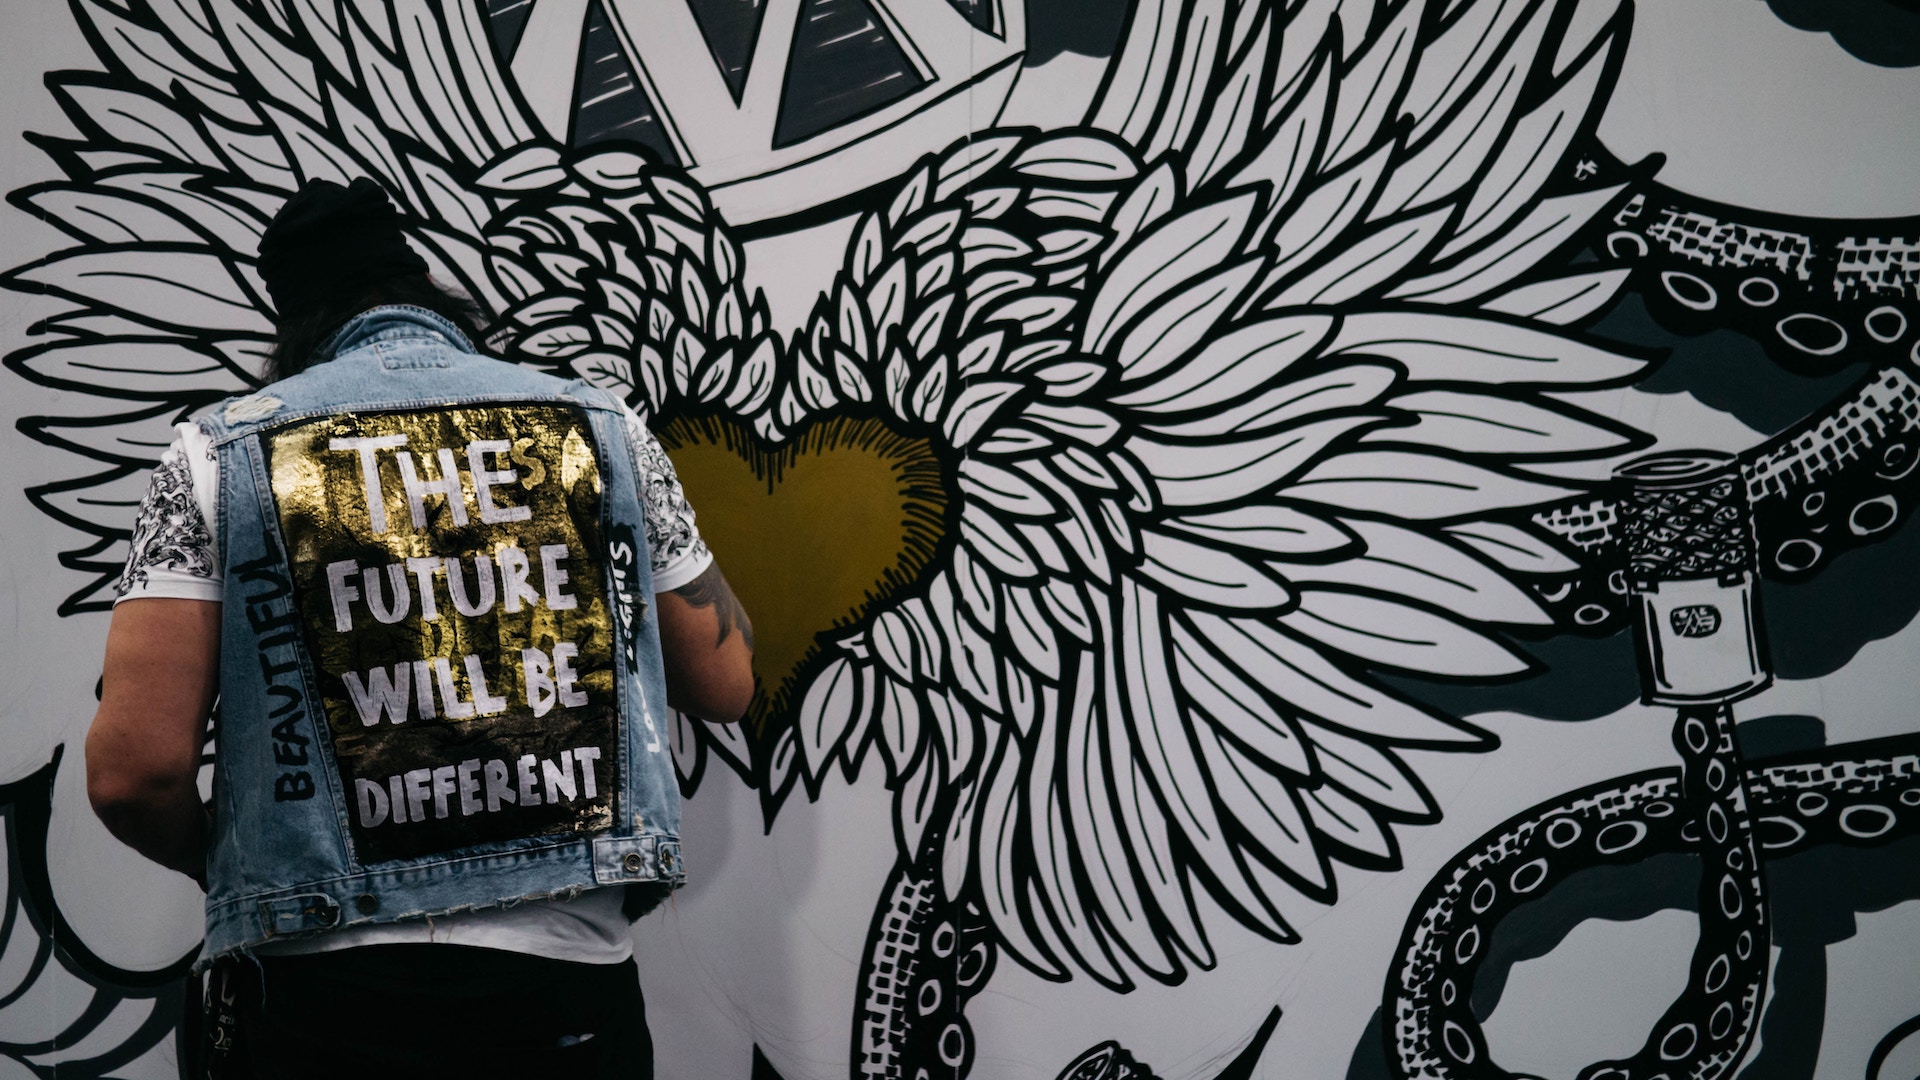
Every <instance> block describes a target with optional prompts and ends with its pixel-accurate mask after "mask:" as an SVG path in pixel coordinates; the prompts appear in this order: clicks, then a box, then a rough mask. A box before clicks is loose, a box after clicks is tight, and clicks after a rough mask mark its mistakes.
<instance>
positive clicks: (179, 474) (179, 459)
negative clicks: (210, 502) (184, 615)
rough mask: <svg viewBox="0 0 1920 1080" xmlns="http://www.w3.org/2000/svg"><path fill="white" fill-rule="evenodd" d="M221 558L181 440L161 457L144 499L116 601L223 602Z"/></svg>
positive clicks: (135, 521) (135, 523)
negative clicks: (158, 598)
mask: <svg viewBox="0 0 1920 1080" xmlns="http://www.w3.org/2000/svg"><path fill="white" fill-rule="evenodd" d="M216 561H217V560H216V558H215V555H214V545H213V534H212V533H211V532H210V531H208V529H207V522H206V518H205V516H204V515H203V514H202V513H201V510H200V502H199V500H198V499H196V498H195V497H194V484H193V472H192V469H191V467H190V466H189V464H188V462H187V456H186V449H185V447H184V446H182V444H181V443H179V442H177V441H176V442H175V443H174V444H173V445H172V446H171V447H168V448H167V452H166V453H165V454H164V455H162V456H161V458H160V464H159V465H158V466H157V467H155V468H154V470H153V479H152V481H151V482H150V483H149V484H148V485H147V496H146V498H145V499H143V500H141V502H140V513H139V515H138V516H137V517H136V518H135V519H134V523H133V539H132V542H131V543H130V544H129V545H128V548H127V565H126V569H124V570H122V571H121V572H120V583H119V586H118V590H117V591H118V592H119V597H118V598H117V599H116V600H115V601H114V602H115V603H119V602H120V601H121V600H131V599H133V598H135V597H146V596H160V597H173V598H180V599H187V600H219V599H220V580H219V572H218V570H217V569H216Z"/></svg>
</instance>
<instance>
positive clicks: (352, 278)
mask: <svg viewBox="0 0 1920 1080" xmlns="http://www.w3.org/2000/svg"><path fill="white" fill-rule="evenodd" d="M426 272H427V263H426V260H425V259H422V258H421V257H420V256H419V255H418V254H416V253H415V252H414V250H413V249H412V248H410V247H408V246H407V241H406V238H405V237H403V236H401V235H400V215H399V213H398V212H397V211H395V210H394V208H393V204H392V203H391V202H388V201H387V193H386V192H385V191H384V190H382V189H381V187H380V185H379V184H376V183H374V182H373V181H372V180H369V179H367V178H366V177H364V176H362V177H359V178H358V179H356V180H354V181H353V183H352V184H350V185H348V186H346V187H341V186H340V185H339V184H336V183H334V182H333V181H331V180H309V181H307V183H306V184H305V185H304V186H302V187H301V188H300V190H299V191H297V192H295V193H294V196H293V198H291V199H288V200H287V202H286V205H284V206H282V207H281V208H280V212H279V213H277V214H275V215H273V221H272V222H271V223H269V224H268V225H267V231H266V232H264V233H262V234H261V236H260V277H261V279H262V280H263V281H265V282H266V285H267V292H268V293H269V294H270V295H271V296H272V297H273V306H274V309H275V312H276V314H277V316H278V318H279V320H280V321H281V322H283V323H284V322H286V321H287V320H289V319H292V318H296V317H298V316H300V315H302V314H305V313H307V312H309V311H312V310H313V309H315V308H318V307H320V306H321V305H323V304H325V303H327V302H328V301H330V300H336V299H339V298H342V297H349V296H350V294H352V293H353V292H355V291H358V290H364V289H366V288H367V287H369V286H372V285H374V284H377V283H378V282H382V281H386V280H388V279H389V278H397V277H408V276H411V275H413V274H424V273H426Z"/></svg>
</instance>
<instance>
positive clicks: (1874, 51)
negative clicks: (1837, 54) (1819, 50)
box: [1767, 0, 1920, 67]
mask: <svg viewBox="0 0 1920 1080" xmlns="http://www.w3.org/2000/svg"><path fill="white" fill-rule="evenodd" d="M1767 6H1768V7H1770V8H1772V9H1773V13H1774V15H1775V16H1777V17H1778V18H1779V19H1780V21H1781V22H1784V23H1786V24H1787V25H1788V26H1791V27H1794V28H1795V29H1798V30H1812V31H1814V32H1816V33H1822V34H1831V35H1832V36H1833V40H1834V42H1835V43H1837V44H1838V45H1839V46H1840V47H1841V48H1842V49H1845V50H1847V52H1848V53H1849V54H1851V55H1852V56H1854V57H1855V58H1856V59H1860V60H1865V61H1866V62H1867V63H1869V64H1877V65H1879V66H1880V67H1914V66H1916V65H1920V0H1767Z"/></svg>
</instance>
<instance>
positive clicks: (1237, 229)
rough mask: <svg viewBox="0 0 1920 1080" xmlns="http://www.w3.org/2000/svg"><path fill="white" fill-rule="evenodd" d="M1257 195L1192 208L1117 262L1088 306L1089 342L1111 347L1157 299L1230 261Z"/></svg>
mask: <svg viewBox="0 0 1920 1080" xmlns="http://www.w3.org/2000/svg"><path fill="white" fill-rule="evenodd" d="M1255 199H1256V196H1255V195H1254V194H1252V193H1248V194H1244V195H1239V196H1236V197H1234V198H1231V199H1226V200H1223V201H1220V202H1216V203H1209V204H1207V205H1205V206H1200V207H1196V208H1194V209H1192V210H1189V211H1187V212H1186V213H1184V214H1182V215H1180V216H1179V217H1176V218H1173V219H1170V220H1168V221H1167V222H1165V223H1163V224H1162V225H1161V226H1160V227H1159V228H1157V229H1155V230H1154V231H1153V233H1152V234H1150V235H1149V236H1147V237H1146V238H1144V239H1142V240H1141V241H1140V242H1139V243H1138V244H1137V245H1135V246H1134V247H1133V249H1132V250H1130V251H1128V252H1127V253H1126V254H1125V255H1124V256H1122V257H1121V258H1120V259H1119V260H1118V261H1117V262H1115V263H1114V265H1113V268H1112V269H1111V270H1110V271H1108V273H1107V277H1106V280H1105V281H1103V282H1101V284H1100V289H1099V291H1098V292H1096V293H1095V294H1094V298H1093V303H1092V305H1091V306H1090V307H1089V309H1088V312H1087V325H1086V330H1085V331H1084V333H1082V335H1081V341H1082V342H1083V344H1084V347H1085V348H1086V349H1087V350H1088V351H1091V352H1106V351H1107V349H1108V347H1109V346H1111V345H1112V343H1113V339H1114V337H1115V336H1116V335H1117V334H1118V333H1119V332H1120V331H1121V329H1123V328H1124V327H1125V326H1126V325H1127V324H1128V323H1129V322H1131V321H1132V320H1133V319H1134V318H1135V317H1136V316H1138V315H1139V314H1140V313H1142V312H1144V311H1146V310H1147V309H1148V308H1149V307H1150V306H1152V305H1153V303H1154V302H1155V301H1157V300H1159V299H1160V298H1161V297H1162V296H1165V295H1166V294H1167V293H1169V292H1172V291H1173V290H1174V289H1177V288H1179V287H1180V286H1182V285H1184V284H1186V283H1187V282H1189V281H1191V280H1193V279H1194V278H1196V277H1198V276H1200V275H1201V274H1203V273H1206V272H1207V271H1209V270H1212V269H1213V268H1214V267H1217V266H1219V265H1220V264H1222V263H1224V262H1226V261H1227V259H1228V258H1229V257H1231V256H1232V255H1233V253H1234V250H1235V249H1236V248H1237V247H1238V246H1239V244H1240V240H1241V238H1242V237H1243V236H1245V235H1246V229H1247V220H1248V218H1249V217H1251V216H1252V214H1253V210H1254V207H1255V205H1256V203H1255Z"/></svg>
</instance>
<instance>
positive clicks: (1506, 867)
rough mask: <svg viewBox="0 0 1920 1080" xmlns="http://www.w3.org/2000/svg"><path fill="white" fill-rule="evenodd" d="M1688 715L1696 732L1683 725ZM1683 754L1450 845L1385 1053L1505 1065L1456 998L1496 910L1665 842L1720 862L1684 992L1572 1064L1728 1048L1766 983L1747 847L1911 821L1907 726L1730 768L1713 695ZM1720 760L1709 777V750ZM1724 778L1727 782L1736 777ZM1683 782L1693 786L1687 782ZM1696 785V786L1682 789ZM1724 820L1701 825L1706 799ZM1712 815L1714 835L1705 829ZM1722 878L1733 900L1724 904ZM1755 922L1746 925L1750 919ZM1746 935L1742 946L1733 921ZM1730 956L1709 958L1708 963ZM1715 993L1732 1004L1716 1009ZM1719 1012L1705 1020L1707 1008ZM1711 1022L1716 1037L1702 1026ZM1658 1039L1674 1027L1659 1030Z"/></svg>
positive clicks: (1654, 1072)
mask: <svg viewBox="0 0 1920 1080" xmlns="http://www.w3.org/2000/svg"><path fill="white" fill-rule="evenodd" d="M1689 720H1693V721H1696V722H1697V723H1698V725H1699V726H1698V727H1697V728H1695V729H1694V730H1695V731H1696V732H1704V733H1705V734H1707V735H1709V736H1710V738H1709V739H1708V740H1707V742H1706V744H1705V746H1704V748H1702V749H1698V750H1696V749H1694V745H1693V744H1694V743H1697V742H1699V738H1698V736H1697V735H1696V737H1695V738H1694V739H1693V740H1691V741H1690V740H1689V739H1688V733H1689ZM1675 741H1676V744H1678V745H1679V746H1680V749H1681V753H1682V757H1683V760H1684V761H1685V762H1686V765H1685V766H1684V767H1683V768H1666V769H1654V770H1649V771H1646V772H1641V773H1635V774H1632V775H1628V776H1622V777H1617V778H1615V779H1612V780H1606V781H1602V782H1601V783H1598V784H1594V785H1591V786H1589V787H1586V788H1582V789H1580V790H1578V791H1574V792H1570V793H1568V794H1567V795H1564V796H1561V797H1560V798H1557V799H1554V800H1551V801H1549V802H1545V803H1542V804H1540V805H1538V806H1535V807H1533V808H1531V809H1529V810H1527V811H1525V812H1523V813H1521V814H1520V815H1518V816H1516V817H1514V818H1512V819H1511V820H1509V821H1508V822H1506V823H1505V824H1503V825H1501V826H1499V827H1497V828H1495V829H1493V830H1491V831H1489V832H1488V833H1486V834H1485V835H1484V836H1482V837H1481V838H1480V839H1479V840H1477V841H1475V842H1474V843H1473V844H1471V845H1469V846H1468V847H1466V848H1465V849H1463V850H1462V851H1461V852H1460V853H1459V854H1458V855H1456V856H1455V857H1454V858H1453V859H1452V860H1451V861H1450V862H1449V863H1448V864H1447V865H1446V867H1444V868H1443V869H1442V870H1441V871H1440V873H1439V874H1437V875H1435V877H1434V878H1433V880H1432V881H1430V882H1429V883H1428V884H1427V887H1426V889H1425V890H1423V891H1422V893H1421V896H1420V900H1419V901H1418V902H1417V903H1416V905H1415V907H1414V911H1413V915H1412V916H1411V917H1410V918H1409V920H1408V922H1407V927H1406V929H1405V931H1404V932H1403V933H1402V935H1401V940H1400V946H1399V948H1398V950H1397V951H1396V955H1397V956H1398V957H1399V960H1398V962H1397V963H1396V965H1395V967H1394V970H1393V971H1392V973H1391V974H1390V975H1389V977H1388V980H1387V986H1386V993H1385V999H1384V1003H1383V1005H1384V1010H1385V1015H1386V1016H1388V1017H1390V1018H1391V1027H1390V1028H1388V1029H1387V1030H1386V1031H1385V1032H1384V1034H1385V1037H1386V1040H1387V1050H1388V1058H1389V1060H1390V1061H1392V1062H1393V1063H1394V1065H1395V1066H1396V1068H1397V1070H1398V1073H1399V1075H1401V1076H1403V1077H1407V1078H1409V1080H1481V1078H1502V1080H1504V1078H1508V1077H1511V1076H1512V1075H1513V1074H1511V1073H1509V1072H1507V1071H1506V1070H1504V1069H1502V1068H1500V1067H1499V1065H1497V1064H1496V1063H1495V1062H1494V1061H1493V1060H1492V1058H1491V1054H1490V1052H1489V1048H1488V1046H1487V1042H1486V1038H1485V1036H1484V1034H1483V1033H1482V1032H1481V1029H1480V1025H1479V1022H1478V1021H1477V1020H1476V1019H1475V1018H1474V1016H1473V1014H1472V1012H1471V1008H1470V998H1471V996H1472V990H1473V979H1474V975H1475V973H1476V972H1477V970H1478V967H1479V964H1480V962H1481V960H1482V958H1483V956H1484V954H1485V951H1486V943H1487V941H1488V938H1489V937H1490V935H1491V934H1492V933H1493V930H1494V928H1495V927H1497V926H1498V925H1499V923H1500V922H1501V920H1502V919H1504V918H1505V917H1506V915H1508V914H1509V913H1510V912H1512V911H1513V910H1514V909H1515V908H1517V907H1519V906H1520V905H1522V904H1524V903H1527V902H1528V901H1530V900H1533V899H1536V898H1538V897H1540V896H1543V895H1545V894H1547V893H1549V892H1551V891H1552V889H1553V888H1554V886H1556V885H1557V884H1559V883H1560V882H1561V881H1563V880H1565V879H1566V878H1567V877H1568V876H1569V875H1571V874H1574V873H1576V872H1578V871H1580V870H1585V869H1588V868H1590V867H1595V866H1606V865H1620V864H1625V863H1631V862H1638V861H1640V860H1642V859H1645V858H1647V857H1649V856H1652V855H1656V854H1663V853H1668V852H1691V853H1699V854H1701V856H1702V858H1703V860H1706V863H1707V865H1708V866H1710V867H1711V866H1717V867H1721V868H1724V869H1723V872H1722V873H1720V874H1714V873H1708V874H1705V875H1703V880H1702V889H1703V893H1702V898H1701V899H1702V905H1701V910H1702V912H1703V915H1702V919H1703V926H1702V933H1701V945H1700V947H1699V949H1698V950H1697V951H1696V955H1695V959H1694V963H1693V970H1692V972H1691V973H1690V977H1689V980H1688V989H1687V991H1686V994H1685V995H1683V996H1682V998H1681V999H1680V1000H1679V1001H1678V1002H1676V1003H1675V1006H1674V1007H1673V1008H1672V1009H1670V1010H1669V1011H1668V1013H1667V1014H1666V1016H1665V1017H1663V1019H1662V1023H1661V1024H1660V1025H1659V1026H1658V1027H1656V1028H1655V1037H1654V1038H1651V1039H1649V1041H1648V1046H1647V1047H1646V1048H1645V1049H1643V1050H1642V1051H1641V1053H1640V1054H1637V1055H1635V1056H1634V1057H1633V1058H1630V1059H1627V1061H1626V1062H1608V1063H1601V1064H1599V1065H1595V1066H1592V1067H1590V1068H1589V1069H1588V1070H1585V1071H1583V1073H1582V1075H1583V1076H1584V1077H1590V1078H1591V1077H1600V1076H1606V1077H1608V1078H1612V1077H1616V1076H1618V1075H1619V1074H1620V1073H1617V1072H1610V1071H1608V1070H1614V1069H1618V1070H1620V1072H1624V1073H1625V1074H1626V1075H1630V1076H1634V1077H1647V1078H1649V1080H1651V1078H1653V1077H1656V1076H1658V1075H1659V1074H1660V1073H1661V1072H1665V1073H1667V1074H1668V1075H1670V1076H1674V1077H1678V1076H1682V1075H1685V1076H1690V1077H1706V1076H1714V1075H1720V1074H1721V1073H1722V1072H1724V1070H1725V1069H1726V1068H1728V1067H1730V1066H1731V1065H1732V1064H1733V1063H1734V1062H1737V1061H1738V1059H1739V1054H1740V1052H1741V1050H1743V1048H1744V1046H1745V1043H1746V1041H1747V1039H1748V1038H1749V1037H1750V1028H1751V1024H1752V1012H1753V1010H1754V1009H1756V1008H1757V1007H1758V1001H1759V999H1760V998H1762V997H1764V993H1762V992H1760V991H1764V983H1761V984H1758V989H1757V990H1756V989H1755V983H1754V979H1755V978H1756V977H1759V978H1764V975H1765V957H1766V954H1767V944H1768V943H1767V941H1766V938H1765V937H1764V936H1763V934H1762V932H1761V931H1762V930H1764V927H1765V920H1766V915H1765V907H1764V901H1765V896H1764V893H1762V892H1760V891H1759V884H1758V882H1759V880H1760V876H1759V873H1758V871H1759V867H1758V865H1757V861H1756V857H1757V859H1773V858H1781V857H1784V856H1786V855H1790V854H1794V853H1796V852H1799V851H1803V850H1806V849H1808V848H1811V847H1817V846H1821V845H1826V844H1836V845H1847V846H1860V845H1877V844H1883V843H1887V842H1891V841H1893V840H1895V839H1899V838H1901V837H1905V836H1913V835H1920V735H1904V736H1897V737H1894V738H1890V739H1883V740H1876V741H1873V742H1867V743H1856V744H1849V745H1844V746H1838V747H1827V748H1823V749H1820V750H1816V751H1811V752H1806V753H1798V754H1793V755H1786V756H1781V757H1774V758H1768V759H1765V760H1762V761H1758V762H1755V763H1752V764H1750V765H1748V766H1746V767H1744V768H1740V767H1738V761H1737V756H1736V750H1735V744H1734V742H1733V739H1732V734H1731V728H1730V718H1729V717H1728V716H1727V714H1726V710H1725V709H1724V708H1719V709H1715V710H1712V711H1706V710H1701V711H1695V712H1692V713H1690V714H1687V713H1683V714H1682V717H1681V723H1680V724H1679V725H1677V729H1676V733H1675ZM1715 761H1719V762H1722V763H1723V764H1722V766H1721V767H1722V769H1723V770H1726V771H1725V772H1723V773H1720V774H1719V775H1718V779H1719V783H1718V785H1717V787H1716V785H1715V783H1714V781H1715V778H1716V773H1715V771H1714V762H1715ZM1736 778H1737V782H1735V781H1736ZM1689 780H1692V781H1693V782H1694V783H1695V784H1696V785H1697V788H1694V789H1690V788H1689ZM1696 792H1697V794H1696ZM1715 807H1718V808H1719V809H1720V811H1721V814H1722V815H1724V819H1723V820H1722V821H1721V824H1720V825H1719V826H1716V825H1715V820H1716V819H1715V816H1714V815H1713V813H1712V811H1713V808H1715ZM1716 828H1719V829H1720V830H1722V831H1720V832H1719V834H1718V835H1719V838H1718V839H1716V833H1715V830H1716ZM1728 880H1731V881H1732V882H1733V890H1734V891H1736V892H1737V893H1738V895H1739V897H1740V901H1741V905H1742V906H1741V908H1740V909H1739V910H1738V911H1737V912H1735V913H1734V914H1732V915H1729V914H1728V913H1727V908H1726V907H1725V906H1723V904H1722V895H1723V894H1722V892H1721V890H1722V889H1723V887H1724V883H1725V882H1726V881H1728ZM1756 926H1757V927H1759V928H1760V929H1759V930H1756V929H1755V928H1756ZM1744 933H1753V937H1752V939H1751V941H1750V943H1749V947H1748V949H1747V953H1748V955H1747V956H1746V957H1741V956H1740V946H1741V935H1742V934H1744ZM1722 956H1726V957H1727V958H1728V959H1727V961H1726V963H1725V965H1724V967H1722V966H1721V965H1719V963H1718V961H1719V960H1720V958H1721V957H1722ZM1722 1005H1728V1006H1730V1011H1729V1012H1728V1013H1721V1012H1720V1008H1721V1006H1722ZM1716 1015H1725V1016H1726V1019H1725V1020H1724V1021H1721V1022H1720V1023H1721V1024H1724V1027H1721V1026H1718V1025H1717V1024H1716V1021H1715V1019H1714V1017H1715V1016H1716ZM1683 1023H1695V1024H1699V1025H1701V1027H1699V1028H1696V1029H1695V1033H1694V1034H1695V1040H1694V1045H1693V1046H1692V1047H1691V1052H1690V1053H1687V1054H1680V1055H1677V1056H1676V1057H1674V1058H1668V1057H1667V1056H1665V1055H1663V1054H1662V1053H1661V1050H1662V1047H1663V1046H1666V1047H1667V1048H1668V1049H1670V1050H1678V1049H1679V1048H1680V1045H1681V1042H1682V1041H1684V1040H1683V1039H1682V1037H1681V1036H1678V1035H1675V1034H1674V1032H1675V1028H1676V1026H1677V1025H1679V1024H1683ZM1715 1030H1719V1031H1721V1035H1720V1036H1719V1037H1718V1038H1715V1037H1714V1035H1713V1033H1714V1031H1715ZM1669 1040H1673V1041H1672V1042H1671V1043H1669Z"/></svg>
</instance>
